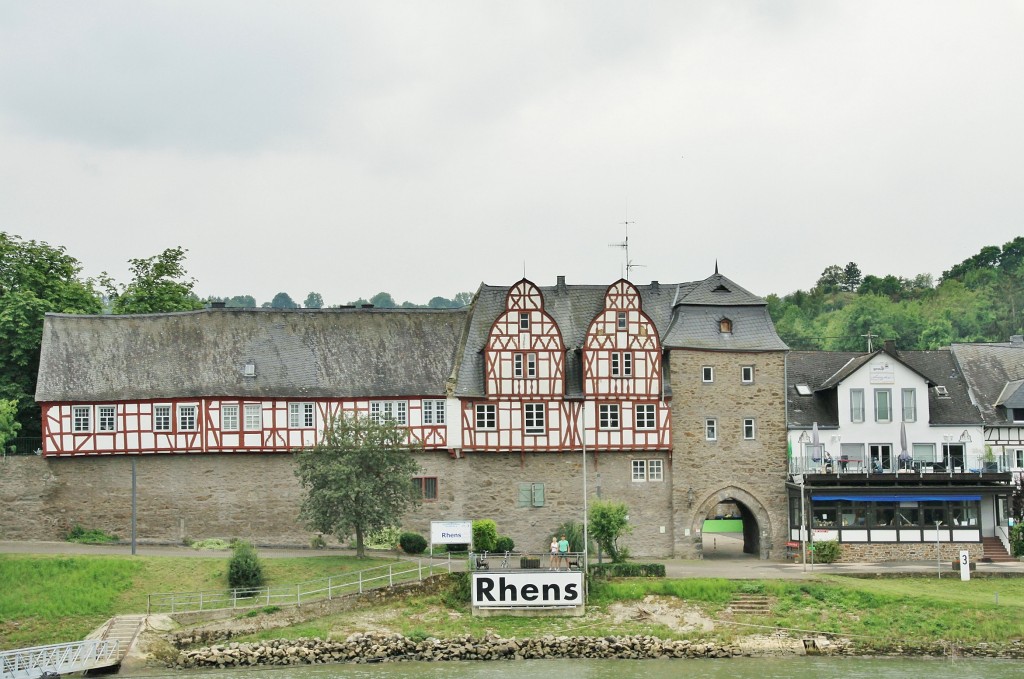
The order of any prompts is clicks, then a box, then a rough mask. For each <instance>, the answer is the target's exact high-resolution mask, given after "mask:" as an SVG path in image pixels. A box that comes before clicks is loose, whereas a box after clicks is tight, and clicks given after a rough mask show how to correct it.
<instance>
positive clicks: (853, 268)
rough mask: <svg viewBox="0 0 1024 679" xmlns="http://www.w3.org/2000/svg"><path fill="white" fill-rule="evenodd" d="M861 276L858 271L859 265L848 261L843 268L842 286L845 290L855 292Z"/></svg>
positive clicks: (861, 278)
mask: <svg viewBox="0 0 1024 679" xmlns="http://www.w3.org/2000/svg"><path fill="white" fill-rule="evenodd" d="M862 280H863V276H862V275H861V272H860V267H859V266H857V263H856V262H850V263H849V264H847V265H846V267H845V268H844V269H843V285H842V288H843V290H845V291H846V292H855V291H856V290H857V288H859V287H860V284H861V281H862Z"/></svg>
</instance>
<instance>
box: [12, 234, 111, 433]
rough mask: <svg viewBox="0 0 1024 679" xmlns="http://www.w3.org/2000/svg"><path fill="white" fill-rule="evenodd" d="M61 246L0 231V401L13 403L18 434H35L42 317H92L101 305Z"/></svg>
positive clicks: (77, 265) (91, 284) (37, 421)
mask: <svg viewBox="0 0 1024 679" xmlns="http://www.w3.org/2000/svg"><path fill="white" fill-rule="evenodd" d="M81 270H82V266H81V264H80V263H79V261H78V260H77V259H75V258H74V257H72V256H70V255H68V254H67V252H66V251H65V249H64V248H63V247H53V246H51V245H49V244H47V243H43V242H36V241H34V240H23V239H22V238H21V237H19V236H16V235H11V234H7V233H4V232H0V399H6V400H13V401H16V402H17V421H18V422H19V423H20V424H21V432H22V435H24V436H32V437H35V436H39V435H40V413H39V407H38V406H37V405H36V403H35V399H34V394H35V391H36V377H37V375H38V373H39V347H40V344H41V343H42V338H43V317H44V316H45V314H46V313H48V312H54V313H71V314H98V313H100V312H102V311H103V302H102V299H101V297H100V295H99V293H98V292H97V291H96V289H95V287H94V284H93V282H92V281H91V280H88V279H85V280H83V279H81V278H80V277H79V274H80V273H81Z"/></svg>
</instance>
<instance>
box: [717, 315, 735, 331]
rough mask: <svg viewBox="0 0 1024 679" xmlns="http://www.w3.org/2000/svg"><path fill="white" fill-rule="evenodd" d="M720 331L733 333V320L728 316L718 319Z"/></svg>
mask: <svg viewBox="0 0 1024 679" xmlns="http://www.w3.org/2000/svg"><path fill="white" fill-rule="evenodd" d="M718 332H720V333H722V334H731V333H732V321H730V320H729V319H728V318H723V319H722V320H720V321H718Z"/></svg>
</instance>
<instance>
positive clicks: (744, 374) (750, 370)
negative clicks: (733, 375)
mask: <svg viewBox="0 0 1024 679" xmlns="http://www.w3.org/2000/svg"><path fill="white" fill-rule="evenodd" d="M740 383H741V384H753V383H754V366H752V365H742V366H740Z"/></svg>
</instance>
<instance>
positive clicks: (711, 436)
mask: <svg viewBox="0 0 1024 679" xmlns="http://www.w3.org/2000/svg"><path fill="white" fill-rule="evenodd" d="M704 440H705V441H717V440H718V420H716V419H715V418H713V417H705V418H704Z"/></svg>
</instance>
